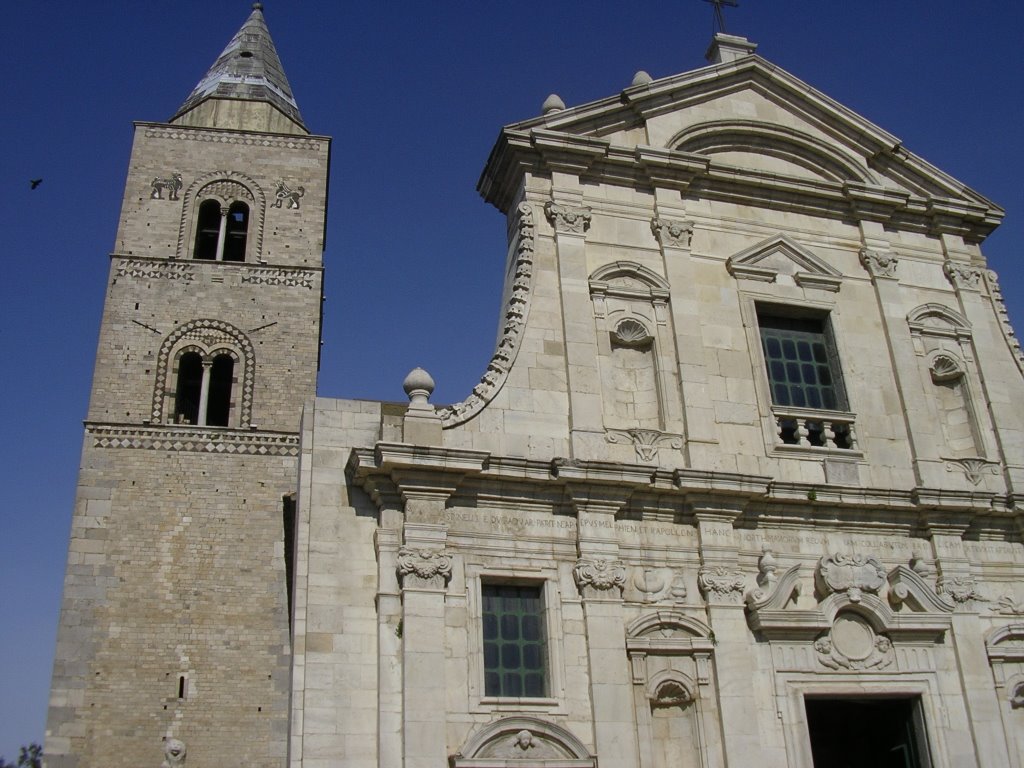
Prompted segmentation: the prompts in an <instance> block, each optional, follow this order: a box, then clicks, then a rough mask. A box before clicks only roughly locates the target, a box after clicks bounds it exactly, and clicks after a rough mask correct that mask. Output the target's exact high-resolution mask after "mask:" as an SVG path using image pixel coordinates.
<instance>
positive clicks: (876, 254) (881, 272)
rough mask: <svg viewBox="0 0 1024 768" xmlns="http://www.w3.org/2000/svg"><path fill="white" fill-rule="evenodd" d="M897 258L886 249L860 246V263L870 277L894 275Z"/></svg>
mask: <svg viewBox="0 0 1024 768" xmlns="http://www.w3.org/2000/svg"><path fill="white" fill-rule="evenodd" d="M899 261H900V260H899V259H897V258H896V257H895V256H893V255H892V254H891V253H888V252H886V251H873V250H871V249H870V248H861V250H860V263H861V264H863V265H864V269H866V270H867V271H868V273H869V274H870V275H871V276H872V277H892V278H894V277H896V266H897V265H898V264H899Z"/></svg>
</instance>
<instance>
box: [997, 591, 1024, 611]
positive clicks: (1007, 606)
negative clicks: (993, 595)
mask: <svg viewBox="0 0 1024 768" xmlns="http://www.w3.org/2000/svg"><path fill="white" fill-rule="evenodd" d="M995 611H996V613H998V614H1001V615H1003V616H1024V600H1017V599H1016V598H1015V597H1014V595H1013V593H1012V592H1007V593H1006V594H1005V595H1002V596H1001V597H1000V598H999V599H998V600H996V607H995Z"/></svg>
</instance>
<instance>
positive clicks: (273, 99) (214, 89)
mask: <svg viewBox="0 0 1024 768" xmlns="http://www.w3.org/2000/svg"><path fill="white" fill-rule="evenodd" d="M211 99H218V100H234V101H248V102H264V103H266V104H270V105H271V106H273V107H274V108H276V109H277V110H279V111H280V112H281V113H283V114H284V115H285V116H287V117H288V118H289V119H290V120H292V121H293V122H295V123H296V124H297V125H298V126H299V127H301V128H302V129H303V130H304V131H306V132H308V129H307V128H306V125H305V123H303V122H302V115H301V114H299V105H298V104H297V103H296V101H295V97H294V96H293V95H292V88H291V85H289V83H288V78H287V76H286V75H285V73H284V67H282V66H281V59H280V58H278V55H277V49H276V48H275V47H274V41H273V40H272V39H271V38H270V30H269V29H268V28H267V22H266V19H264V17H263V4H262V3H254V4H253V6H252V13H251V14H250V15H249V18H248V19H246V21H245V23H244V24H243V25H242V28H241V29H239V30H238V32H237V33H236V34H235V36H234V37H233V38H231V42H229V43H228V44H227V47H226V48H224V51H223V52H222V53H221V55H220V56H219V57H218V58H217V60H216V61H215V62H214V63H213V66H212V67H210V70H209V71H208V72H207V73H206V75H205V76H204V77H203V79H202V80H200V81H199V84H198V85H197V86H196V87H195V88H194V89H193V90H192V93H191V94H190V95H189V97H188V98H187V99H186V100H185V103H184V104H182V105H181V107H180V108H179V109H178V111H177V112H176V113H175V115H174V117H172V118H171V122H179V118H181V117H183V116H184V115H185V114H186V113H188V112H191V111H192V110H193V109H195V108H196V107H198V106H199V105H200V104H202V103H203V102H206V101H208V100H211ZM181 122H192V121H181ZM215 127H220V126H215Z"/></svg>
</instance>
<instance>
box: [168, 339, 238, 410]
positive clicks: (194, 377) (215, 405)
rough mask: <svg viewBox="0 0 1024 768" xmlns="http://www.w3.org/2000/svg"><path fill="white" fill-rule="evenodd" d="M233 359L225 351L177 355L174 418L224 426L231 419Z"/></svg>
mask: <svg viewBox="0 0 1024 768" xmlns="http://www.w3.org/2000/svg"><path fill="white" fill-rule="evenodd" d="M234 372H235V361H234V358H233V357H232V356H231V355H230V354H228V353H227V352H224V351H221V352H219V353H214V354H213V355H212V356H209V355H202V354H200V353H199V352H195V351H189V352H185V353H184V354H183V355H181V356H180V357H179V358H178V381H177V386H176V388H175V392H174V422H175V423H176V424H194V425H196V426H200V427H226V426H229V424H230V420H231V407H232V403H231V393H232V389H233V385H234Z"/></svg>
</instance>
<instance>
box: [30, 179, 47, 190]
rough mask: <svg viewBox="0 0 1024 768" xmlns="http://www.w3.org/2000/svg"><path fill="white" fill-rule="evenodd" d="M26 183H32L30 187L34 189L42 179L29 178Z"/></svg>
mask: <svg viewBox="0 0 1024 768" xmlns="http://www.w3.org/2000/svg"><path fill="white" fill-rule="evenodd" d="M28 183H29V184H31V185H32V189H35V188H36V187H38V186H39V185H40V184H42V183H43V180H42V179H29V182H28Z"/></svg>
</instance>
